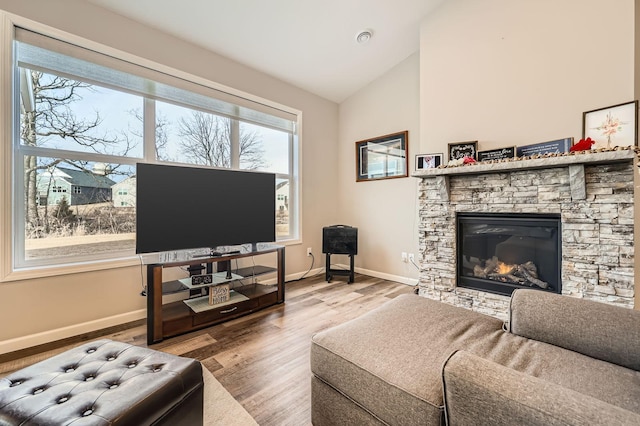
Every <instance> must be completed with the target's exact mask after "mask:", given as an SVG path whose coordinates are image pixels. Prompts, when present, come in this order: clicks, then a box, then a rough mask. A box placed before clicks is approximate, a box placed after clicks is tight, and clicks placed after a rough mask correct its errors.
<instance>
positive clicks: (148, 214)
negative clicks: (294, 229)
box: [136, 163, 276, 253]
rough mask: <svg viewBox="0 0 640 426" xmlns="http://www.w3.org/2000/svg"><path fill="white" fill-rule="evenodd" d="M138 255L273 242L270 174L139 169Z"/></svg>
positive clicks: (152, 166) (272, 179) (144, 166)
mask: <svg viewBox="0 0 640 426" xmlns="http://www.w3.org/2000/svg"><path fill="white" fill-rule="evenodd" d="M136 178H137V183H136V185H137V187H136V191H137V194H136V209H137V217H136V253H153V252H161V251H172V250H185V249H194V248H202V247H207V248H214V247H218V246H228V245H239V244H247V243H258V242H273V241H275V239H276V230H275V226H276V225H275V223H276V220H275V214H276V202H275V200H276V194H275V191H276V184H275V175H274V174H273V173H260V172H247V171H239V170H228V169H226V170H225V169H222V170H221V169H207V168H197V167H181V166H168V165H158V164H144V163H138V164H137V171H136Z"/></svg>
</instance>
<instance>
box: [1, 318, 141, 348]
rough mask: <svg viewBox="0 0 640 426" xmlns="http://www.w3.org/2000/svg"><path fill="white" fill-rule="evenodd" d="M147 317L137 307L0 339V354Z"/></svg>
mask: <svg viewBox="0 0 640 426" xmlns="http://www.w3.org/2000/svg"><path fill="white" fill-rule="evenodd" d="M146 317H147V310H146V309H139V310H137V311H133V312H127V313H125V314H120V315H114V316H111V317H107V318H100V319H98V320H94V321H88V322H84V323H82V324H74V325H70V326H68V327H62V328H56V329H54V330H47V331H43V332H41V333H36V334H30V335H28V336H22V337H16V338H15V339H9V340H3V341H0V354H6V353H9V352H15V351H19V350H22V349H26V348H31V347H33V346H38V345H42V344H46V343H51V342H55V341H56V340H62V339H67V338H69V337H74V336H78V335H82V334H86V333H90V332H93V331H97V330H102V329H105V328H109V327H113V326H117V325H121V324H125V323H128V322H132V321H137V320H140V319H143V318H146Z"/></svg>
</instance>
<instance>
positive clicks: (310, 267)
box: [285, 253, 316, 284]
mask: <svg viewBox="0 0 640 426" xmlns="http://www.w3.org/2000/svg"><path fill="white" fill-rule="evenodd" d="M309 256H311V266H309V269H307V272H305V273H304V274H302V276H301V277H300V278H297V279H295V280H290V281H286V282H285V284H286V283H291V282H295V281H300V280H302V279H303V278H304V277H306V276H307V274H308V273H309V272H311V270H312V269H313V264H314V263H315V262H316V257H315V256H314V255H313V253H309Z"/></svg>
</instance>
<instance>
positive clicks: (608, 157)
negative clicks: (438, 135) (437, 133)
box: [412, 148, 638, 319]
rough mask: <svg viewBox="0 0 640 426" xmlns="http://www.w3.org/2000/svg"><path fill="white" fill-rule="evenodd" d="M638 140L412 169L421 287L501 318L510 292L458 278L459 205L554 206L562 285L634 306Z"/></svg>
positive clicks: (468, 209) (544, 209)
mask: <svg viewBox="0 0 640 426" xmlns="http://www.w3.org/2000/svg"><path fill="white" fill-rule="evenodd" d="M637 156H638V151H637V149H635V148H628V149H626V148H625V149H615V150H602V151H595V152H593V151H589V152H580V153H570V154H556V155H551V156H540V157H538V158H531V157H527V158H520V159H513V160H504V161H493V162H482V163H476V164H472V165H465V166H457V167H446V166H440V167H438V168H434V169H426V170H421V171H417V172H415V173H414V174H412V176H413V177H416V178H419V179H420V185H419V192H418V202H419V205H420V209H419V215H420V223H419V238H418V240H419V252H420V257H419V260H420V279H419V294H420V295H421V296H424V297H429V298H433V299H437V300H441V301H444V302H447V303H451V304H454V305H457V306H464V307H467V308H469V309H472V310H476V311H480V312H484V313H487V314H489V315H493V316H496V317H498V318H501V319H506V313H507V311H508V297H506V296H502V295H496V294H491V293H487V292H483V291H477V290H471V289H466V288H462V287H458V286H457V282H456V275H457V274H456V271H457V269H456V268H457V261H456V259H455V257H456V256H455V253H456V229H455V222H456V216H457V214H458V213H474V212H475V213H477V212H485V213H527V214H536V213H540V214H558V215H560V217H561V227H562V231H561V232H562V271H561V276H562V294H563V295H566V296H572V297H581V298H586V299H591V300H598V301H601V302H605V303H613V304H617V305H621V306H625V307H629V308H633V307H634V298H635V285H634V269H635V268H634V266H635V265H634V263H635V261H634V258H635V247H634V241H635V237H634V234H635V228H636V226H635V218H634V211H635V207H634V203H635V197H636V195H635V192H636V191H635V187H634V183H633V182H634V175H635V173H637V171H636V170H637V169H636V164H637V162H638V161H637V159H638V157H637Z"/></svg>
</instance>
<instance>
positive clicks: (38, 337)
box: [0, 264, 418, 354]
mask: <svg viewBox="0 0 640 426" xmlns="http://www.w3.org/2000/svg"><path fill="white" fill-rule="evenodd" d="M336 266H338V267H340V268H342V269H349V266H348V265H341V264H337V265H336ZM324 270H325V268H324V267H320V268H315V269H312V270H310V271H303V272H297V273H295V274H289V275H287V276H286V277H285V281H287V282H289V281H295V280H299V279H300V278H302V277H303V276H304V277H305V278H309V277H312V276H314V275H318V274H324ZM355 272H357V273H359V274H363V275H368V276H370V277H375V278H381V279H384V280H389V281H395V282H399V283H402V284H406V285H410V286H415V285H417V284H418V279H416V278H409V277H402V276H399V275H392V274H387V273H384V272H378V271H372V270H370V269H364V268H355ZM260 282H261V283H263V284H275V283H276V278H270V279H267V280H264V281H260ZM146 317H147V310H146V309H139V310H137V311H132V312H127V313H125V314H120V315H114V316H111V317H107V318H100V319H98V320H94V321H88V322H85V323H82V324H74V325H71V326H68V327H62V328H57V329H54V330H48V331H43V332H41V333H36V334H30V335H28V336H22V337H16V338H15V339H9V340H3V341H0V354H6V353H9V352H15V351H19V350H22V349H26V348H31V347H34V346H38V345H42V344H46V343H51V342H55V341H57V340H62V339H67V338H69V337H74V336H78V335H82V334H86V333H91V332H93V331H97V330H102V329H105V328H109V327H113V326H118V325H121V324H125V323H128V322H132V321H137V320H140V319H144V318H146Z"/></svg>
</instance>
